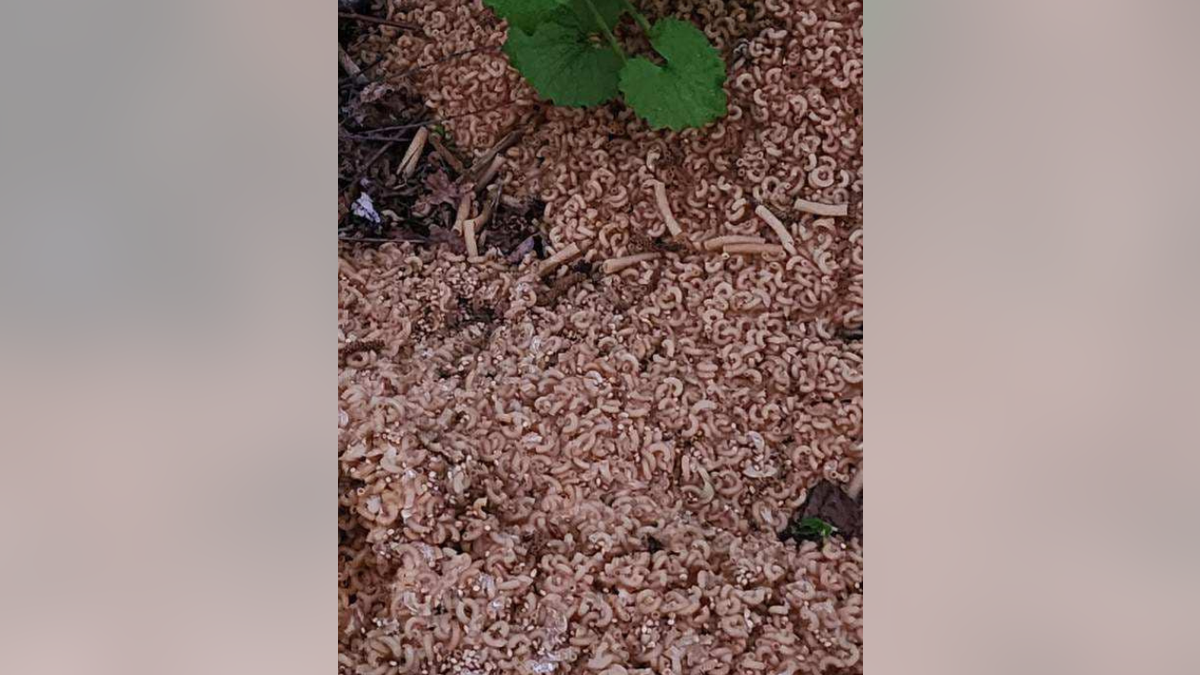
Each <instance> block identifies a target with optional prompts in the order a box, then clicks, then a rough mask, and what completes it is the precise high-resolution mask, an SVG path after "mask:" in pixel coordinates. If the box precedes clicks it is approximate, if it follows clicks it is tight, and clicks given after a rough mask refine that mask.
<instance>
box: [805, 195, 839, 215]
mask: <svg viewBox="0 0 1200 675" xmlns="http://www.w3.org/2000/svg"><path fill="white" fill-rule="evenodd" d="M792 207H793V208H795V209H796V210H797V211H803V212H805V213H812V214H816V215H818V216H844V215H846V214H847V213H849V208H850V207H849V206H848V205H846V204H818V203H817V202H810V201H808V200H807V199H799V198H797V199H796V202H795V203H794V204H793V205H792Z"/></svg>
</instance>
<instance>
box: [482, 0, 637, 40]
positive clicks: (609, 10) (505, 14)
mask: <svg viewBox="0 0 1200 675" xmlns="http://www.w3.org/2000/svg"><path fill="white" fill-rule="evenodd" d="M483 4H485V5H487V6H488V7H491V8H492V11H494V12H496V15H497V16H499V17H500V18H502V19H508V25H510V26H516V27H517V28H520V29H521V30H523V31H525V32H526V33H533V32H534V31H536V30H537V29H538V26H540V25H542V24H543V23H545V22H546V21H555V22H557V23H562V24H563V25H567V26H575V25H578V26H579V27H580V28H581V29H582V30H584V31H585V32H588V33H599V32H601V30H600V26H599V25H598V24H597V23H596V17H595V16H594V15H593V14H592V12H591V10H590V9H588V6H587V0H483ZM592 4H593V5H595V7H596V11H597V12H599V13H600V16H601V18H602V19H603V20H604V22H605V23H606V24H608V28H609V29H611V28H612V27H613V26H616V25H617V21H618V20H619V19H620V18H621V15H622V14H624V13H625V11H626V8H625V5H624V4H623V3H622V2H621V0H592ZM563 8H570V9H571V11H572V12H573V14H574V20H571V19H569V18H567V16H569V15H563V14H561V13H559V11H558V10H560V9H563Z"/></svg>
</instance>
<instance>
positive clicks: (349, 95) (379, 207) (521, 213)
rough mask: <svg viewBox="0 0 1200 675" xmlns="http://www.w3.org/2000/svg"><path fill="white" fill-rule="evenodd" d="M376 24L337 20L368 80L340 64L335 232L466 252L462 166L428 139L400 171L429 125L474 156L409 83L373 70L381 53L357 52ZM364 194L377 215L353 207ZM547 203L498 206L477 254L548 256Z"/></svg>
mask: <svg viewBox="0 0 1200 675" xmlns="http://www.w3.org/2000/svg"><path fill="white" fill-rule="evenodd" d="M357 6H358V8H359V11H358V13H359V14H362V15H369V14H370V12H368V11H367V10H366V5H365V4H364V3H360V4H359V5H357ZM377 30H379V26H378V25H376V24H373V23H364V22H361V21H356V20H354V19H347V18H339V20H338V43H339V45H341V46H342V47H343V48H345V50H346V53H347V54H348V55H350V58H351V60H354V61H355V64H356V65H357V66H358V67H359V69H361V71H362V74H363V76H364V77H365V81H361V80H359V79H356V78H355V77H352V76H351V75H350V74H349V73H347V72H346V71H345V69H344V68H342V67H340V66H339V71H338V74H339V79H338V114H339V120H338V238H339V239H340V240H343V241H349V242H359V243H361V244H366V245H378V244H381V243H385V242H388V241H407V242H411V243H414V244H416V245H418V246H429V247H438V246H446V247H448V248H450V249H451V250H453V251H455V252H456V253H460V254H461V253H465V251H466V246H465V243H464V242H463V238H462V235H461V234H458V233H454V232H452V231H451V230H450V227H451V226H452V225H453V223H454V215H455V211H456V207H457V202H458V199H459V197H460V196H461V195H462V194H466V193H468V192H469V191H470V190H471V189H472V187H473V185H472V184H471V183H470V180H471V177H470V176H463V175H461V174H460V171H459V170H460V169H462V168H463V166H462V165H460V166H457V167H456V166H454V164H455V163H456V162H455V161H447V160H446V159H445V158H444V157H443V155H442V154H440V153H439V152H438V151H437V149H436V148H435V147H434V146H435V143H433V142H430V143H427V144H426V146H425V150H424V152H423V154H422V156H421V159H420V161H419V162H418V165H417V170H416V172H415V174H414V175H412V176H411V177H410V178H408V179H404V178H403V177H401V176H399V175H398V172H399V168H400V163H401V161H402V160H403V158H404V154H405V153H406V152H407V150H408V147H409V144H410V143H411V142H412V139H413V137H414V135H415V134H416V133H417V130H418V129H419V128H420V127H421V126H426V127H428V128H430V129H431V131H433V135H436V136H438V138H437V141H438V143H439V144H440V145H442V146H443V148H444V149H445V152H446V153H448V154H449V155H451V156H453V157H454V159H455V160H457V162H461V163H462V164H465V166H467V167H469V166H471V165H472V164H473V163H474V161H475V160H476V159H477V158H475V157H471V156H469V154H468V153H464V152H462V151H461V150H457V149H455V148H454V144H453V141H452V140H451V139H450V138H448V137H444V136H441V135H440V134H441V133H442V132H440V131H439V130H438V127H437V125H436V122H437V120H436V119H435V118H434V116H433V114H432V112H431V111H430V110H428V109H427V108H426V107H425V104H424V102H423V101H422V100H421V99H420V98H419V97H418V96H417V95H416V93H415V92H414V91H413V90H412V89H411V88H410V87H409V86H407V83H405V82H403V81H400V82H396V81H394V80H393V81H388V82H384V81H382V73H380V72H376V70H375V66H377V65H379V62H380V59H369V60H367V59H364V60H362V61H360V60H358V58H356V55H358V54H359V52H360V50H359V49H358V48H357V46H358V45H360V44H361V42H362V41H363V40H364V39H366V38H368V37H370V36H371V35H372V34H374V32H375V31H377ZM468 173H470V172H468ZM363 195H366V196H367V197H369V198H370V205H371V207H372V208H373V209H374V212H375V214H376V215H375V216H370V215H368V216H365V217H364V216H362V215H359V214H358V213H356V212H355V211H356V210H355V208H354V205H355V203H356V202H357V201H358V200H359V199H360V198H362V196H363ZM544 208H545V205H544V204H543V203H541V202H538V201H536V200H530V201H526V202H523V203H520V204H515V205H509V204H505V203H501V204H499V205H498V206H497V207H496V211H495V213H494V214H493V216H492V218H491V219H490V221H489V222H488V223H486V224H485V225H484V227H483V228H482V229H481V230H480V231H479V232H478V233H477V236H478V237H479V243H480V246H479V248H480V253H484V252H486V251H488V250H490V249H496V250H498V251H500V253H502V254H503V255H504V256H506V257H508V258H509V260H510V262H512V263H513V264H516V263H519V262H520V261H521V259H522V258H523V257H524V254H526V253H529V252H533V253H535V254H536V255H537V256H538V258H543V257H545V254H544V248H543V238H542V233H541V232H540V230H539V227H538V224H539V218H540V216H541V214H542V213H543V212H544ZM360 210H361V209H360ZM385 212H390V213H385Z"/></svg>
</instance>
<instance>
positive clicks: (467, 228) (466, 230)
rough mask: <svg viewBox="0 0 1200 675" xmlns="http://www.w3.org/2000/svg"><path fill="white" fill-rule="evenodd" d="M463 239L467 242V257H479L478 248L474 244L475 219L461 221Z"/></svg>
mask: <svg viewBox="0 0 1200 675" xmlns="http://www.w3.org/2000/svg"><path fill="white" fill-rule="evenodd" d="M463 239H465V240H466V242H467V257H468V258H474V257H476V256H478V255H479V246H478V245H477V244H476V243H475V219H474V218H468V219H467V220H464V221H463Z"/></svg>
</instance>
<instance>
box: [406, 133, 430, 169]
mask: <svg viewBox="0 0 1200 675" xmlns="http://www.w3.org/2000/svg"><path fill="white" fill-rule="evenodd" d="M428 138H429V128H428V127H421V128H420V129H417V133H416V134H415V135H413V139H412V143H409V144H408V152H405V153H404V159H402V160H400V172H401V173H402V174H403V175H404V177H405V178H411V177H412V175H413V173H415V172H416V170H417V164H419V163H420V162H421V151H422V150H424V149H425V141H426V140H427V139H428Z"/></svg>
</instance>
